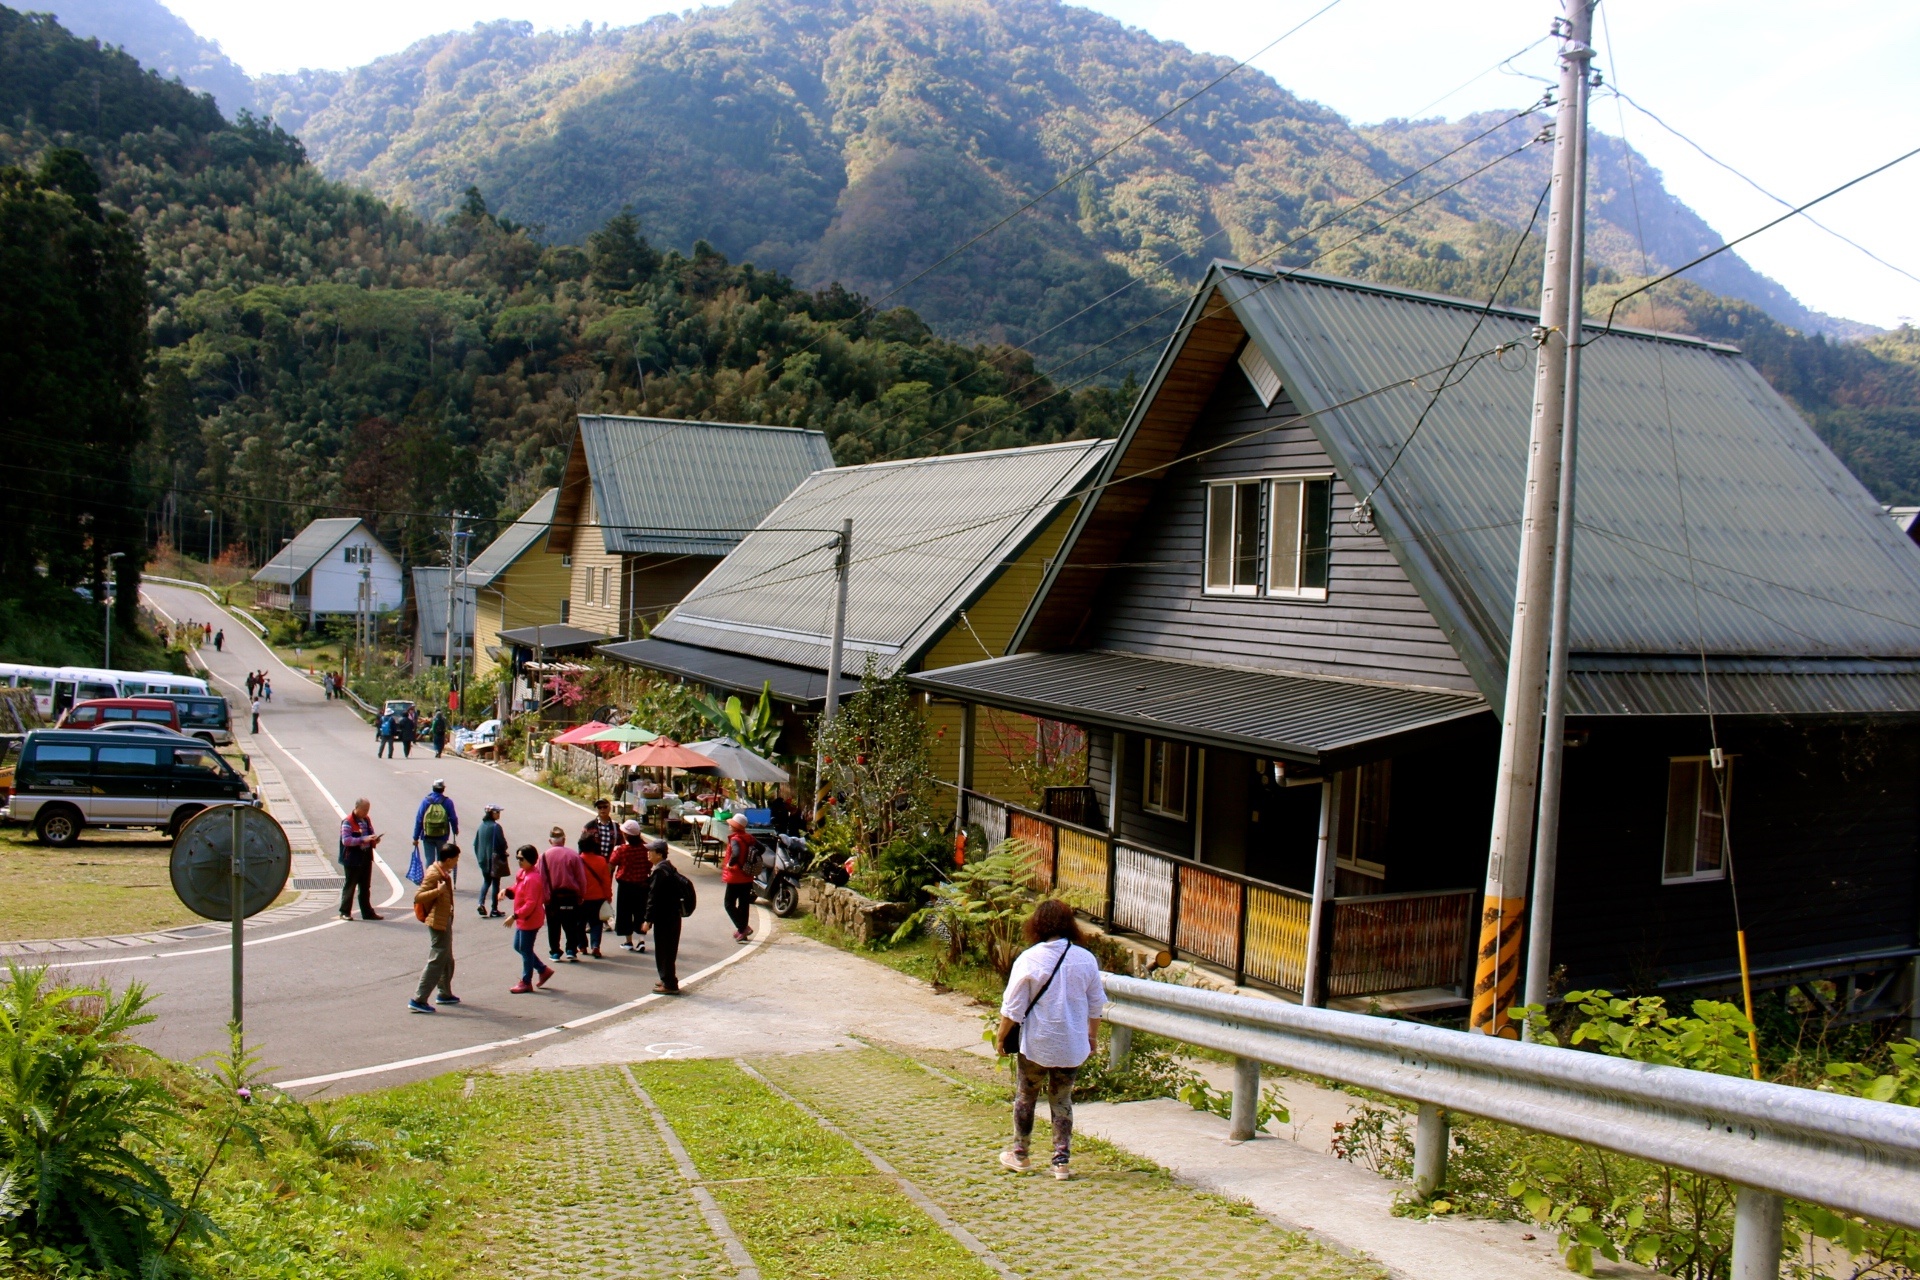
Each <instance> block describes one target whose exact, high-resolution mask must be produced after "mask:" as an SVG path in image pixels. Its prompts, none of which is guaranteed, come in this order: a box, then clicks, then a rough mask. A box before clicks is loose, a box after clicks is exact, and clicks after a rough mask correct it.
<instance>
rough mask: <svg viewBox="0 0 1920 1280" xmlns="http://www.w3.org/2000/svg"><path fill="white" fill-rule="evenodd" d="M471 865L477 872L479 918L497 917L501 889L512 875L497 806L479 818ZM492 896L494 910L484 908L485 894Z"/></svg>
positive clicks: (491, 805) (491, 807)
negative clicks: (478, 881) (478, 877)
mask: <svg viewBox="0 0 1920 1280" xmlns="http://www.w3.org/2000/svg"><path fill="white" fill-rule="evenodd" d="M473 861H474V864H475V865H476V866H478V867H479V868H480V905H479V907H478V908H477V909H478V911H479V912H480V914H481V915H483V916H484V915H489V914H490V915H492V916H494V917H495V918H498V917H499V915H500V886H501V884H503V883H504V882H505V881H506V878H507V877H508V876H510V875H512V874H513V864H512V860H511V859H509V858H508V857H507V836H506V833H505V832H503V831H501V830H500V806H499V805H497V804H490V805H488V806H487V807H486V808H485V809H484V810H483V811H482V812H481V815H480V825H479V827H477V828H476V829H475V830H474V833H473ZM489 891H491V892H492V893H493V908H492V910H491V911H489V910H488V908H487V893H488V892H489Z"/></svg>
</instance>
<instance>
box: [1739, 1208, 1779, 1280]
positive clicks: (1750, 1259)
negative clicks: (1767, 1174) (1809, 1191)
mask: <svg viewBox="0 0 1920 1280" xmlns="http://www.w3.org/2000/svg"><path fill="white" fill-rule="evenodd" d="M1782 1207H1783V1206H1782V1202H1781V1199H1780V1197H1779V1196H1776V1195H1774V1194H1773V1193H1772V1192H1770V1191H1755V1190H1754V1189H1753V1188H1752V1187H1738V1188H1735V1190H1734V1197H1733V1267H1732V1274H1731V1276H1730V1277H1729V1280H1779V1277H1780V1237H1781V1232H1780V1216H1781V1209H1782Z"/></svg>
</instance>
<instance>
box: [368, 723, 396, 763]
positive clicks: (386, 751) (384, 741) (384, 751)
mask: <svg viewBox="0 0 1920 1280" xmlns="http://www.w3.org/2000/svg"><path fill="white" fill-rule="evenodd" d="M373 737H374V741H375V742H376V743H377V744H378V745H377V746H375V747H374V749H373V758H374V759H376V760H378V759H380V757H382V756H385V757H386V758H387V759H389V760H391V759H393V713H392V712H391V711H382V712H381V713H380V723H379V724H377V725H375V726H374V729H373Z"/></svg>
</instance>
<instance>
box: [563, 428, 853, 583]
mask: <svg viewBox="0 0 1920 1280" xmlns="http://www.w3.org/2000/svg"><path fill="white" fill-rule="evenodd" d="M579 443H580V447H581V449H582V450H583V451H584V452H585V461H586V469H587V475H588V477H589V478H590V481H591V483H592V485H593V501H594V509H595V511H596V513H597V514H598V518H599V524H600V526H601V537H602V540H603V542H604V545H605V547H606V549H607V551H608V552H610V553H613V554H625V555H706V556H722V555H725V554H726V553H727V552H728V551H729V550H731V549H732V548H733V547H734V546H735V545H737V544H738V543H739V541H740V539H741V538H742V537H743V536H744V535H745V533H746V531H748V530H750V529H753V528H754V527H755V526H757V525H758V524H759V523H760V521H761V520H763V519H765V518H766V514H767V513H768V512H769V511H771V510H773V508H774V507H775V506H777V505H778V504H779V502H780V500H781V499H783V498H785V497H786V496H787V495H788V494H790V493H792V492H793V490H794V486H796V485H798V484H799V483H800V482H801V481H802V480H805V479H806V478H807V477H808V476H809V475H812V474H813V473H814V472H816V471H819V470H821V469H823V468H827V467H831V466H832V465H833V451H832V450H831V449H830V448H829V447H828V445H827V437H826V436H825V435H824V434H822V433H821V432H818V431H808V430H803V429H801V428H798V427H762V426H753V425H749V424H746V423H739V422H694V421H676V420H674V419H671V418H627V417H612V416H602V415H582V417H581V418H580V436H579ZM568 501H569V503H570V504H571V503H572V502H573V501H574V499H573V498H572V497H571V496H569V499H568Z"/></svg>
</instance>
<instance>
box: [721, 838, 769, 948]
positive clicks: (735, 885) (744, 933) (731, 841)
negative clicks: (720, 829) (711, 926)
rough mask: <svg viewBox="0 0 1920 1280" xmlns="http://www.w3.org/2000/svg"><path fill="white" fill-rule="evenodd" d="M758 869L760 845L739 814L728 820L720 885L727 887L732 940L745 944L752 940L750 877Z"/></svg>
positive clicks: (751, 886)
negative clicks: (749, 916) (749, 832)
mask: <svg viewBox="0 0 1920 1280" xmlns="http://www.w3.org/2000/svg"><path fill="white" fill-rule="evenodd" d="M759 867H760V843H759V842H758V841H757V840H755V839H754V838H753V837H752V836H750V835H748V834H747V820H746V818H745V817H744V816H743V815H741V814H738V813H736V814H734V815H733V816H732V817H731V818H728V819H727V852H726V856H724V857H723V858H721V859H720V883H722V884H723V885H725V886H726V887H727V896H726V908H727V918H728V919H729V920H732V921H733V940H734V941H735V942H745V941H746V940H747V939H748V938H751V937H752V936H753V926H752V925H750V924H749V923H748V922H747V921H748V915H747V912H748V909H749V908H751V907H752V906H753V873H754V872H755V871H757V870H758V869H759Z"/></svg>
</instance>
